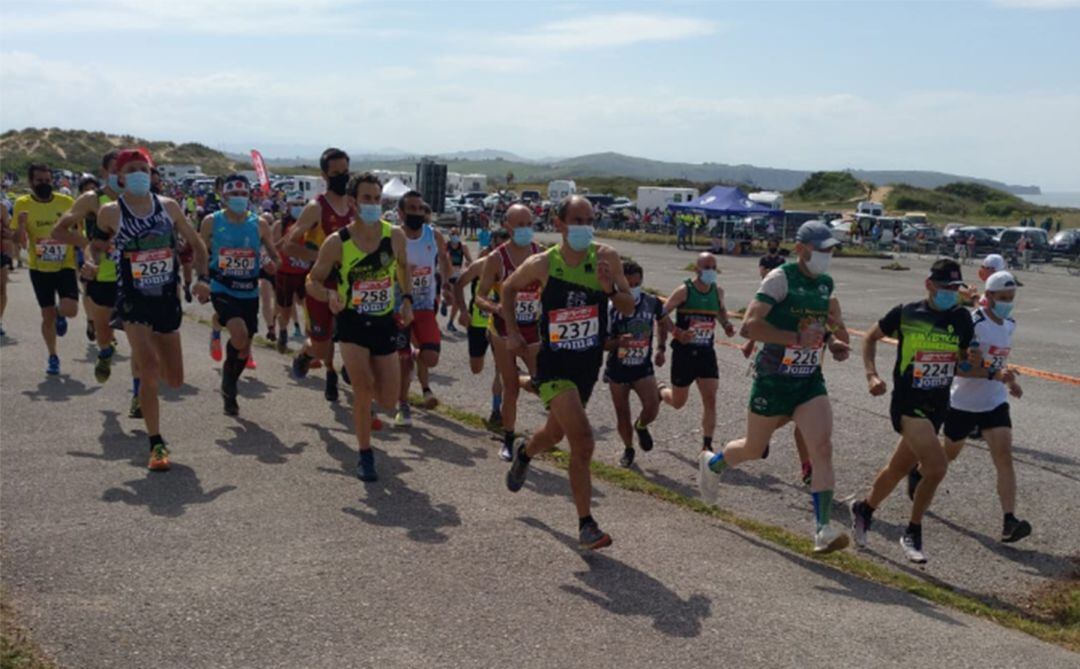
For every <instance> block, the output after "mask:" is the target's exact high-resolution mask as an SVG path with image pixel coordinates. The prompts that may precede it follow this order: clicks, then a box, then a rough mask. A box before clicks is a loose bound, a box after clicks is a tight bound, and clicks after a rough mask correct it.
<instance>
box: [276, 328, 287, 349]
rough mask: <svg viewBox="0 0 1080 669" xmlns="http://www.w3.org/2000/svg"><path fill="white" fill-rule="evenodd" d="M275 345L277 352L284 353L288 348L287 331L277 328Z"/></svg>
mask: <svg viewBox="0 0 1080 669" xmlns="http://www.w3.org/2000/svg"><path fill="white" fill-rule="evenodd" d="M276 344H277V345H276V347H275V348H277V352H278V353H285V352H286V351H288V350H289V331H288V330H278V333H277V342H276Z"/></svg>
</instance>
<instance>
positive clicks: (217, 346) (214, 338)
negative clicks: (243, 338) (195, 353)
mask: <svg viewBox="0 0 1080 669" xmlns="http://www.w3.org/2000/svg"><path fill="white" fill-rule="evenodd" d="M210 359H211V360H213V361H214V362H221V331H220V330H211V331H210Z"/></svg>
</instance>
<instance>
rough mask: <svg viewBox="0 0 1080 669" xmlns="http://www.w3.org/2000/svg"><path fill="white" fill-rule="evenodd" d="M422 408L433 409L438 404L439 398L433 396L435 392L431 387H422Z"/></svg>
mask: <svg viewBox="0 0 1080 669" xmlns="http://www.w3.org/2000/svg"><path fill="white" fill-rule="evenodd" d="M423 406H424V408H425V409H429V410H430V409H434V408H435V407H437V406H439V398H437V397H435V393H433V392H431V388H424V405H423Z"/></svg>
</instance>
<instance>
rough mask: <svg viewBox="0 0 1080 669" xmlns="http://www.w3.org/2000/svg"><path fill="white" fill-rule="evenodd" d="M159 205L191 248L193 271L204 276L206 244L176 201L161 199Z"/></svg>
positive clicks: (206, 258) (206, 261)
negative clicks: (193, 255)
mask: <svg viewBox="0 0 1080 669" xmlns="http://www.w3.org/2000/svg"><path fill="white" fill-rule="evenodd" d="M110 204H111V203H110ZM161 204H162V206H163V207H164V208H165V211H166V212H167V213H168V214H169V217H170V218H171V219H172V220H173V229H175V230H176V232H178V233H179V235H180V237H181V238H182V239H183V240H184V241H185V242H187V244H188V246H189V247H191V250H192V251H193V252H194V254H195V271H196V272H197V273H198V274H200V275H205V274H206V272H207V263H208V256H207V254H206V244H203V241H202V239H201V238H200V237H199V233H197V232H195V228H193V227H191V224H190V223H188V220H187V216H184V211H183V210H182V209H181V208H180V205H178V204H177V203H176V200H172V199H169V198H167V197H163V198H161ZM105 206H109V205H105ZM99 216H100V214H99Z"/></svg>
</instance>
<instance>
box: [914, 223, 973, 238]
mask: <svg viewBox="0 0 1080 669" xmlns="http://www.w3.org/2000/svg"><path fill="white" fill-rule="evenodd" d="M921 227H929V226H925V225H924V226H921ZM963 227H965V225H964V224H963V223H946V224H945V228H944V229H943V231H942V232H943V234H946V235H947V234H949V233H950V232H952V231H953V230H957V229H959V228H963Z"/></svg>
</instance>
